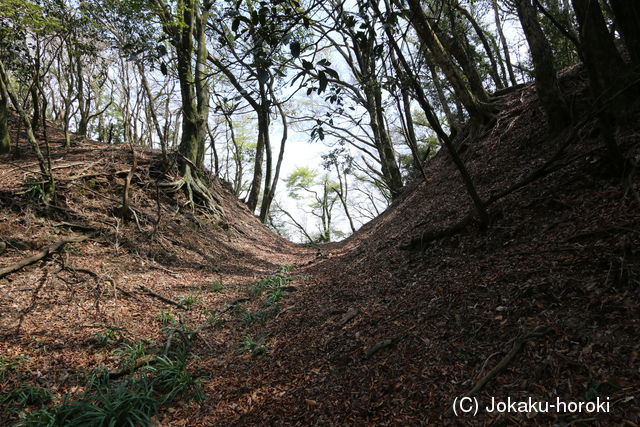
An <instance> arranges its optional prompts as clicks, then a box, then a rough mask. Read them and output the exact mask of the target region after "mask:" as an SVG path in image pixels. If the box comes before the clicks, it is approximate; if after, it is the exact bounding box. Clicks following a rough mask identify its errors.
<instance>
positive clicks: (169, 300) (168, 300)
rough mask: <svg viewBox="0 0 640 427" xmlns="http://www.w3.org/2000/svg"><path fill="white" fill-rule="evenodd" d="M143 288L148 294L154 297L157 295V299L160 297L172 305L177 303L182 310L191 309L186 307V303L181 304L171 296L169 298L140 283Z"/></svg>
mask: <svg viewBox="0 0 640 427" xmlns="http://www.w3.org/2000/svg"><path fill="white" fill-rule="evenodd" d="M139 287H140V289H141V290H143V291H144V292H145V293H146V294H147V295H150V296H152V297H155V298H157V299H159V300H160V301H164V302H166V303H167V304H171V305H175V306H176V307H178V308H180V309H182V310H189V309H188V308H187V307H185V306H184V305H182V304H180V303H179V302H177V301H174V300H172V299H171V298H167V297H165V296H164V295H160V294H159V293H156V292H153V291H152V290H151V289H149V288H147V287H146V286H144V285H140V286H139Z"/></svg>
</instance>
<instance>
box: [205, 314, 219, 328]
mask: <svg viewBox="0 0 640 427" xmlns="http://www.w3.org/2000/svg"><path fill="white" fill-rule="evenodd" d="M204 314H205V315H206V316H207V323H208V324H209V325H210V326H211V327H213V328H215V327H218V326H221V325H222V320H220V319H218V318H217V317H216V314H215V313H211V312H210V311H207V310H205V311H204Z"/></svg>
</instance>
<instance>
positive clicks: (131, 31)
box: [0, 0, 640, 242]
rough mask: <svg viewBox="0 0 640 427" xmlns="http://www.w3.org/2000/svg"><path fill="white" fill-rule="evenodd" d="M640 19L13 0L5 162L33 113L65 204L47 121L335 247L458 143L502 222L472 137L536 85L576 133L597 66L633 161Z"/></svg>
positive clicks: (601, 95)
mask: <svg viewBox="0 0 640 427" xmlns="http://www.w3.org/2000/svg"><path fill="white" fill-rule="evenodd" d="M639 17H640V4H638V2H635V1H625V0H606V1H597V0H571V1H568V0H476V1H471V0H428V1H418V0H385V1H375V2H367V1H359V0H358V1H334V0H330V1H315V0H311V1H307V0H300V1H298V0H272V1H268V0H261V1H254V0H222V1H215V2H214V1H211V0H176V1H172V0H129V1H127V0H101V1H91V2H87V1H75V0H32V1H31V0H0V153H7V152H10V151H11V150H12V149H14V147H13V145H14V142H12V137H11V134H10V132H9V124H10V122H11V121H12V120H15V121H16V122H18V123H19V127H20V128H21V129H23V131H24V132H25V135H26V139H27V140H28V141H29V144H30V147H31V149H33V150H34V151H35V153H36V156H37V159H38V164H39V169H40V174H41V178H42V179H41V181H40V182H41V184H40V185H41V186H42V193H43V203H45V204H50V203H55V200H56V185H55V184H56V177H55V171H54V170H52V168H51V161H50V158H49V150H48V147H49V145H48V144H49V143H50V142H51V141H49V140H48V136H47V126H48V125H47V123H55V124H56V125H57V126H59V127H60V128H62V129H63V131H64V135H65V138H64V141H62V144H63V145H64V146H66V147H69V146H71V145H73V144H74V143H76V141H79V140H82V139H83V138H90V139H96V140H99V141H102V142H105V143H108V144H127V145H129V146H131V150H132V152H134V151H135V147H139V146H144V147H152V148H156V149H159V150H161V152H162V158H163V162H162V165H161V166H160V168H161V170H162V173H163V175H164V176H165V177H166V178H167V179H165V180H164V182H163V183H162V185H163V188H165V189H167V191H182V192H184V193H185V194H186V196H187V200H188V202H189V204H190V205H191V206H194V207H195V206H198V207H200V208H203V209H207V210H210V211H212V212H216V211H217V209H218V208H217V205H218V201H217V200H216V195H215V194H212V193H211V191H210V189H209V185H208V180H210V179H212V177H213V176H216V177H218V178H220V179H222V180H224V181H225V182H226V183H227V187H228V188H229V189H230V190H231V191H232V192H233V193H234V194H235V195H237V196H238V197H239V198H240V199H241V200H243V201H244V202H245V203H246V204H247V206H248V207H249V209H250V210H251V211H253V212H254V213H255V214H256V215H258V216H259V218H260V219H261V221H262V222H264V223H266V224H269V225H270V226H272V227H273V228H274V229H276V230H278V231H279V232H281V233H283V234H285V235H287V236H288V237H291V238H294V239H301V240H304V241H310V242H327V241H332V240H335V239H339V238H341V237H343V236H344V235H347V234H349V233H352V232H354V231H355V230H356V229H357V228H358V227H359V226H360V225H362V224H363V223H365V222H367V221H368V220H370V219H372V218H374V217H376V216H377V215H379V214H380V212H382V211H383V210H384V209H385V208H386V207H387V206H388V205H389V204H390V203H392V202H393V201H394V200H396V199H398V198H399V197H400V196H401V194H402V193H403V189H404V187H405V186H406V185H407V184H408V183H409V182H410V181H411V180H412V179H414V178H416V177H422V178H424V179H427V180H428V179H429V177H428V176H426V173H425V167H424V165H425V162H426V161H427V160H428V159H429V158H430V157H432V156H434V155H435V154H436V152H438V150H439V149H440V147H443V149H445V150H446V151H447V154H448V155H449V156H451V158H452V160H453V162H454V163H455V165H456V168H457V170H458V172H459V174H460V176H461V178H462V179H463V181H464V184H465V188H466V192H467V196H468V197H469V199H470V201H471V203H472V204H473V206H474V216H475V217H476V218H477V220H478V221H479V222H480V223H481V224H482V223H486V222H487V221H488V215H487V206H488V204H490V203H491V202H492V200H483V199H481V197H480V196H479V195H478V192H477V191H476V187H475V184H474V179H473V177H472V176H471V175H470V174H469V172H468V171H467V168H466V166H465V163H464V161H463V160H462V159H461V158H460V156H459V155H458V151H459V150H460V148H459V147H456V146H454V144H453V142H452V140H453V137H454V136H456V135H460V133H461V132H468V133H469V136H468V138H469V139H470V140H472V139H473V138H474V136H475V135H479V134H480V133H481V132H482V130H483V129H486V128H487V127H488V126H489V125H490V124H491V123H493V122H494V121H495V116H496V113H497V111H499V110H500V108H501V105H500V102H499V95H500V94H503V93H506V92H508V91H509V90H511V89H512V88H514V87H518V86H519V85H521V84H523V83H527V82H529V81H534V82H535V87H536V91H537V94H538V97H539V98H540V101H541V104H542V107H543V109H544V112H545V117H546V119H547V122H548V125H549V127H550V129H552V130H553V131H554V132H561V131H562V130H564V129H566V128H568V127H570V126H571V125H572V123H573V122H574V121H575V117H574V116H575V112H574V111H572V105H571V100H570V99H567V98H566V96H565V94H563V91H562V88H561V87H560V85H559V84H558V77H557V73H558V72H559V71H560V70H562V69H564V68H566V67H568V66H571V65H573V64H575V63H576V62H578V61H581V62H582V63H583V64H584V66H585V67H586V69H587V71H588V78H589V86H590V92H591V96H592V102H593V106H594V111H597V114H596V115H597V117H598V120H599V121H600V123H601V124H602V128H603V130H604V132H603V150H604V151H605V152H606V156H607V159H608V165H609V167H610V169H611V170H612V171H613V173H622V172H621V171H624V170H625V168H626V166H627V164H628V162H629V159H627V158H625V156H624V154H623V153H622V152H621V151H620V149H619V147H618V143H617V141H616V139H615V135H614V132H613V129H614V128H615V120H617V112H619V111H623V110H624V105H625V102H627V101H628V100H629V99H633V98H634V96H635V95H634V94H636V92H637V84H636V83H635V82H636V80H637V74H636V73H637V71H638V67H639V66H640V30H639V27H638V25H637V22H638V21H637V20H638V18H639ZM621 94H622V95H621ZM12 117H14V118H15V119H12ZM39 137H41V138H42V139H43V140H44V141H45V145H44V147H43V146H42V145H41V144H39V143H38V138H39ZM306 151H312V152H313V153H314V157H313V158H314V159H315V161H313V164H309V161H308V160H307V163H306V164H305V163H298V161H297V158H298V157H302V156H303V155H305V154H306ZM123 208H126V206H123ZM125 210H126V209H125ZM218 213H219V212H218Z"/></svg>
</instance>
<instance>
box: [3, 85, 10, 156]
mask: <svg viewBox="0 0 640 427" xmlns="http://www.w3.org/2000/svg"><path fill="white" fill-rule="evenodd" d="M10 150H11V138H10V137H9V96H8V94H6V93H5V91H4V90H3V91H1V92H0V154H6V153H8V152H9V151H10Z"/></svg>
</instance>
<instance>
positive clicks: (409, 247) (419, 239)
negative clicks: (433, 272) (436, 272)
mask: <svg viewBox="0 0 640 427" xmlns="http://www.w3.org/2000/svg"><path fill="white" fill-rule="evenodd" d="M474 219H475V215H474V214H473V213H470V214H468V215H466V216H465V217H464V218H463V219H462V220H460V221H458V222H456V223H455V224H453V225H452V226H450V227H447V228H445V229H441V230H430V231H425V232H424V233H422V234H420V235H418V236H416V237H414V238H412V239H411V240H409V241H408V242H406V243H403V244H402V245H400V246H399V248H400V249H402V250H406V251H421V250H423V249H425V248H426V247H427V245H428V244H429V243H431V242H433V241H434V240H439V239H442V238H444V237H449V236H453V235H455V234H458V233H459V232H461V231H462V230H464V229H465V228H467V226H469V225H470V224H471V223H473V221H474Z"/></svg>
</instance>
